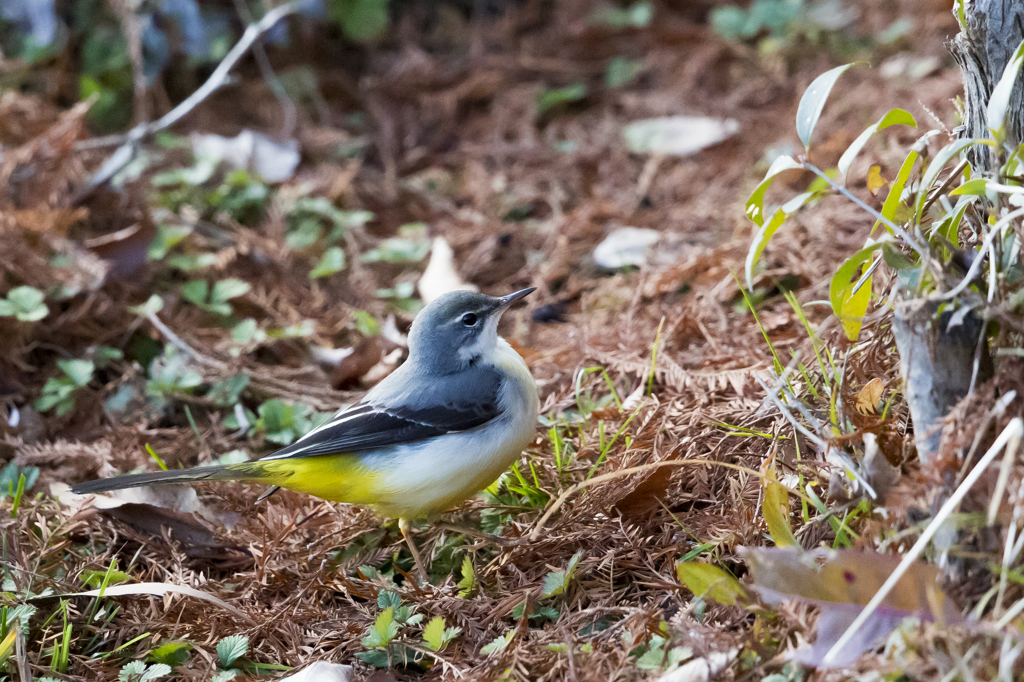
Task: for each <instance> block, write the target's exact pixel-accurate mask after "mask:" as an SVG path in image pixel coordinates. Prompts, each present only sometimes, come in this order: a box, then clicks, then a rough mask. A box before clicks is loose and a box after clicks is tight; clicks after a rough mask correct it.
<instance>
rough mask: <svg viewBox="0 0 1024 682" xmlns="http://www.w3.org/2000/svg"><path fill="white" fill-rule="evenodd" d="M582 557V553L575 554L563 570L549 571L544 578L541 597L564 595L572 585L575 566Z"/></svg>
mask: <svg viewBox="0 0 1024 682" xmlns="http://www.w3.org/2000/svg"><path fill="white" fill-rule="evenodd" d="M582 557H583V552H576V553H575V554H573V555H572V558H571V559H569V563H568V564H567V565H566V567H565V569H564V570H561V571H551V572H550V573H548V574H547V575H546V576H544V590H543V591H542V592H541V594H540V596H541V597H557V596H558V595H560V594H563V593H565V591H566V590H567V589H569V585H570V584H572V579H573V576H574V575H575V573H576V566H577V565H578V564H579V563H580V559H581V558H582Z"/></svg>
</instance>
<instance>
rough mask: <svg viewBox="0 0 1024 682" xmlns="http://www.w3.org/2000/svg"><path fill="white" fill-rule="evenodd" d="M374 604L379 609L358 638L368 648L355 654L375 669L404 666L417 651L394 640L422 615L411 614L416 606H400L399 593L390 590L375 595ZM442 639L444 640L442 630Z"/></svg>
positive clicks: (417, 621)
mask: <svg viewBox="0 0 1024 682" xmlns="http://www.w3.org/2000/svg"><path fill="white" fill-rule="evenodd" d="M377 607H378V608H380V609H382V610H381V612H380V614H378V615H377V619H376V620H375V621H374V623H373V625H372V626H371V627H370V628H369V630H367V632H366V636H365V637H363V638H362V640H361V641H362V644H363V646H364V647H366V648H367V649H368V650H367V651H361V652H359V653H357V654H356V656H357V657H359V658H360V659H361V660H363V661H365V662H366V663H369V664H370V665H373V666H376V667H378V668H385V667H391V666H394V665H406V664H408V663H412V662H414V661H415V660H417V658H418V655H419V654H418V652H417V651H415V650H414V649H411V648H409V647H408V646H406V645H405V644H403V643H402V642H400V641H396V638H397V637H398V635H399V633H400V632H401V630H402V628H405V627H409V626H414V625H418V624H419V623H420V622H421V621H422V620H423V614H420V613H414V611H415V606H403V605H402V598H401V596H400V595H399V594H398V593H397V592H392V591H391V590H382V591H381V592H380V593H379V594H378V595H377ZM442 625H443V623H442ZM435 627H436V626H435ZM455 634H458V633H455ZM454 636H455V635H452V637H454ZM449 639H450V638H449ZM441 640H444V632H443V631H442V633H441ZM439 641H440V640H439ZM443 643H444V644H446V643H447V641H443Z"/></svg>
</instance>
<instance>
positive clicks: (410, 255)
mask: <svg viewBox="0 0 1024 682" xmlns="http://www.w3.org/2000/svg"><path fill="white" fill-rule="evenodd" d="M428 253H430V240H428V239H427V226H426V225H425V224H423V223H410V224H408V225H402V226H401V227H400V228H398V236H397V237H390V238H388V239H384V240H382V241H381V242H380V244H378V245H377V248H375V249H370V250H369V251H367V252H366V253H364V254H363V255H362V258H361V260H362V261H363V262H365V263H378V262H384V263H418V262H419V261H421V260H423V259H424V258H426V257H427V254H428Z"/></svg>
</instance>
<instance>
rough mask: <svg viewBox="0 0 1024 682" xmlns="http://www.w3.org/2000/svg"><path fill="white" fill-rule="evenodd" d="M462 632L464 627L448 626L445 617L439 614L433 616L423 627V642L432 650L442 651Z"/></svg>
mask: <svg viewBox="0 0 1024 682" xmlns="http://www.w3.org/2000/svg"><path fill="white" fill-rule="evenodd" d="M460 632H462V628H459V627H455V628H450V627H447V623H446V622H445V619H444V617H442V616H437V617H435V618H431V619H430V622H429V623H427V625H426V627H424V628H423V642H424V644H426V645H427V647H428V648H429V649H430V650H431V651H441V650H443V649H444V648H445V647H446V646H448V644H449V643H450V642H451V641H452V640H453V639H455V638H456V637H458V636H459V633H460Z"/></svg>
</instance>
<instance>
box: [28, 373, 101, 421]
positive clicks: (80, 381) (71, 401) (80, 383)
mask: <svg viewBox="0 0 1024 682" xmlns="http://www.w3.org/2000/svg"><path fill="white" fill-rule="evenodd" d="M57 366H58V367H59V368H60V370H61V372H62V373H63V374H62V375H61V376H56V377H50V378H49V379H47V380H46V383H45V384H44V385H43V394H42V395H41V396H39V398H38V399H37V400H36V402H35V407H36V409H37V410H39V411H40V412H46V411H48V410H52V409H53V408H56V414H57V416H59V417H60V416H63V415H65V414H67V413H68V412H70V411H71V410H73V409H74V407H75V397H74V394H75V392H76V391H78V390H79V389H81V388H85V387H86V386H87V385H88V384H89V382H90V381H92V375H93V372H94V371H95V370H96V365H95V364H93V363H92V362H91V361H89V360H58V361H57Z"/></svg>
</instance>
